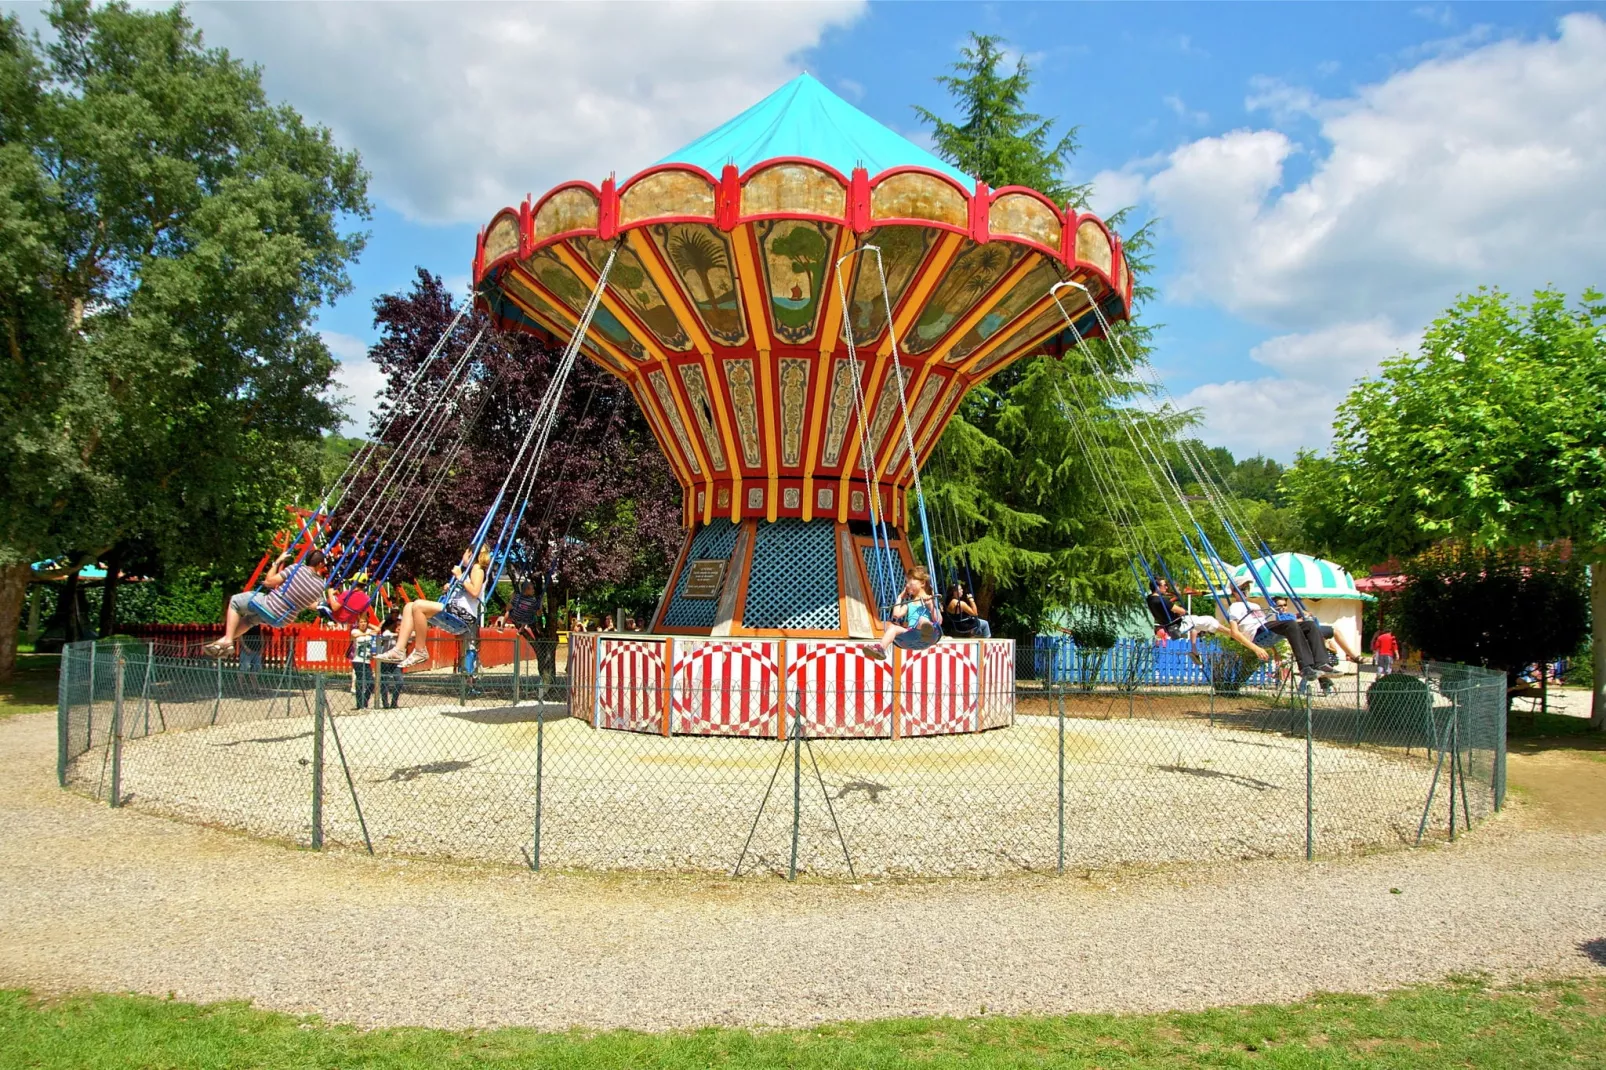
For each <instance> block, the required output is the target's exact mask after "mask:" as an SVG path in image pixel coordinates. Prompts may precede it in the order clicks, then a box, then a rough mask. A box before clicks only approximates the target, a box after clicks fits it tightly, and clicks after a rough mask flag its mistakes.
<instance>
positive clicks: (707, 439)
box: [680, 364, 726, 472]
mask: <svg viewBox="0 0 1606 1070" xmlns="http://www.w3.org/2000/svg"><path fill="white" fill-rule="evenodd" d="M680 381H681V382H683V383H685V384H686V394H687V396H688V397H690V398H691V414H692V418H693V419H694V420H696V421H697V426H698V427H700V428H702V431H703V446H704V447H705V448H706V449H707V450H708V463H709V464H711V465H713V466H714V471H716V472H723V471H724V470H725V468H726V465H725V448H724V446H722V445H721V444H720V440H719V425H718V424H717V423H715V422H714V403H713V401H712V400H710V398H709V396H708V380H707V379H706V378H704V376H703V368H702V365H700V364H687V365H685V366H683V367H682V368H681V369H680Z"/></svg>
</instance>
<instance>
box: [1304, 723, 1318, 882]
mask: <svg viewBox="0 0 1606 1070" xmlns="http://www.w3.org/2000/svg"><path fill="white" fill-rule="evenodd" d="M1310 703H1311V697H1310V696H1309V695H1306V696H1305V861H1307V862H1309V861H1311V860H1312V859H1313V858H1315V857H1316V814H1315V802H1316V799H1315V788H1316V784H1315V770H1314V768H1313V767H1314V764H1315V758H1316V753H1315V752H1316V742H1315V731H1314V726H1313V725H1312V724H1311V712H1310Z"/></svg>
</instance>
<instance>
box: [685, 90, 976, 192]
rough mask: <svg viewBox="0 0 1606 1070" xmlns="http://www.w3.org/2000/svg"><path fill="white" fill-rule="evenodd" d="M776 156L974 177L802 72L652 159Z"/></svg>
mask: <svg viewBox="0 0 1606 1070" xmlns="http://www.w3.org/2000/svg"><path fill="white" fill-rule="evenodd" d="M777 156H804V157H807V158H809V159H812V160H819V161H820V162H821V163H825V164H830V165H831V166H832V167H834V168H836V169H837V170H838V171H840V172H842V173H843V174H844V175H848V174H852V172H853V169H854V168H855V167H863V168H864V169H865V170H866V171H869V172H870V174H871V175H876V174H879V173H880V172H882V171H885V170H887V168H889V167H909V166H914V167H926V168H929V169H931V170H933V171H939V172H941V173H943V174H945V175H948V176H949V177H951V178H953V179H954V180H955V181H957V182H959V183H960V184H961V185H963V186H964V187H965V188H966V189H973V188H974V187H975V185H976V180H975V179H974V178H971V177H970V176H969V175H967V174H965V173H964V172H963V171H961V170H959V168H957V167H955V166H953V165H952V164H950V163H945V162H943V161H942V160H940V159H938V158H937V157H935V156H933V155H932V154H931V153H929V152H927V151H926V150H925V149H923V148H921V147H920V146H919V145H916V144H915V143H914V142H912V141H910V140H909V139H908V138H905V137H902V136H901V135H899V134H896V133H894V132H893V131H891V130H889V129H887V128H886V127H885V126H882V125H881V124H880V123H878V122H876V121H875V120H874V119H872V118H870V117H869V116H868V115H866V114H864V112H862V111H860V110H859V109H858V108H855V107H854V106H853V105H852V104H849V103H848V102H847V101H845V100H843V99H842V98H841V97H839V96H837V95H836V94H835V93H833V92H831V91H830V90H829V89H827V88H825V86H823V85H821V84H820V81H819V79H817V78H815V77H814V76H813V75H811V74H807V73H804V74H800V75H798V76H797V77H796V78H793V79H792V80H791V81H790V82H787V83H786V84H785V85H783V86H781V88H779V89H777V90H776V91H775V92H773V93H771V94H770V95H769V96H767V97H765V98H764V99H763V100H761V101H759V102H758V103H757V104H754V105H753V106H752V107H751V108H748V109H747V110H746V111H744V112H742V113H741V114H740V115H738V116H736V118H734V119H731V120H730V121H729V122H726V123H724V124H722V125H720V126H718V127H715V128H714V129H713V130H710V131H709V132H708V133H706V134H704V135H703V136H702V137H700V138H698V139H697V140H696V141H693V142H692V143H691V144H689V145H685V146H683V147H681V148H680V149H678V150H676V151H675V152H672V153H670V154H669V155H668V156H665V157H664V158H663V159H662V160H659V161H658V162H659V163H661V164H662V163H689V164H695V165H697V166H698V167H701V168H702V169H703V170H705V171H708V172H709V173H710V174H713V175H718V174H719V172H720V170H721V168H723V167H724V166H725V165H726V164H727V163H734V164H735V165H736V167H737V168H738V169H739V170H742V171H746V170H747V169H748V168H749V167H752V166H753V165H754V164H756V163H759V162H761V161H763V160H772V159H774V158H776V157H777Z"/></svg>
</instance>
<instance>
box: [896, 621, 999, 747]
mask: <svg viewBox="0 0 1606 1070" xmlns="http://www.w3.org/2000/svg"><path fill="white" fill-rule="evenodd" d="M977 659H978V651H977V649H976V647H975V646H974V645H973V644H971V643H939V644H937V645H936V646H932V647H927V648H926V649H924V650H914V651H905V652H904V655H903V664H902V665H901V666H899V668H898V689H899V691H900V692H901V694H900V696H899V697H900V698H901V699H902V702H901V703H900V704H899V708H900V709H901V710H902V714H903V715H902V716H901V717H900V718H899V723H898V735H899V736H938V735H951V734H953V733H957V732H974V731H975V730H976V722H977V715H978V714H979V713H980V707H981V686H980V684H981V680H980V676H981V674H980V672H979V671H978V669H979V666H978V664H977Z"/></svg>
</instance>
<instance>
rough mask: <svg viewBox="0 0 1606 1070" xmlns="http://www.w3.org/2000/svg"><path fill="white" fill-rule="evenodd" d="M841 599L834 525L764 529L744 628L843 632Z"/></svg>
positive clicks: (781, 524)
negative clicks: (838, 584) (838, 588)
mask: <svg viewBox="0 0 1606 1070" xmlns="http://www.w3.org/2000/svg"><path fill="white" fill-rule="evenodd" d="M839 597H840V592H839V591H838V590H837V562H836V528H835V526H834V525H832V524H830V523H827V522H824V521H814V522H810V523H805V522H804V521H802V520H792V519H787V520H777V521H776V522H775V523H773V524H767V523H766V524H760V525H759V526H758V538H757V539H756V540H755V541H754V544H753V565H752V568H751V570H750V571H749V573H748V580H747V604H746V605H745V606H744V607H743V609H742V627H744V628H785V629H794V630H798V631H822V632H834V631H839V630H840V629H841V627H842V606H841V603H840V602H839V601H838V599H839Z"/></svg>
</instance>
